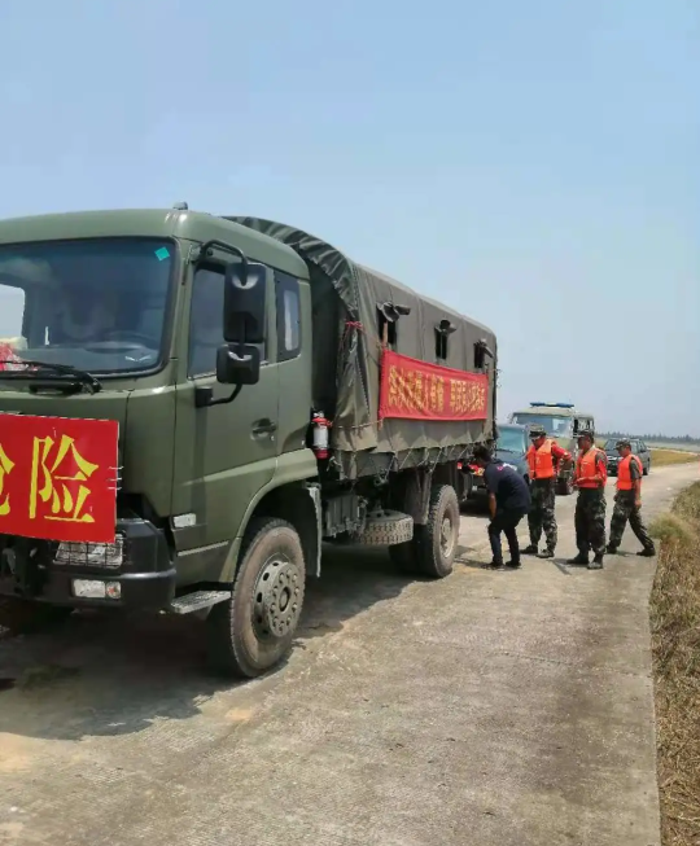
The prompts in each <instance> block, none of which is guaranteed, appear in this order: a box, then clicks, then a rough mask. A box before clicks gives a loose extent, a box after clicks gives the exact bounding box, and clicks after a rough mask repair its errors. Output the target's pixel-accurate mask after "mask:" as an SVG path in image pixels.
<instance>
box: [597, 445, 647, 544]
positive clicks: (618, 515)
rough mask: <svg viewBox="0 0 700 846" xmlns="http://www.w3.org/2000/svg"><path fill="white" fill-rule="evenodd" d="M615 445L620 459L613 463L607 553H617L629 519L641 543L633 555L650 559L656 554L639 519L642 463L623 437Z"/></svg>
mask: <svg viewBox="0 0 700 846" xmlns="http://www.w3.org/2000/svg"><path fill="white" fill-rule="evenodd" d="M615 446H616V448H617V451H618V452H619V454H620V459H621V460H620V462H619V464H618V466H617V493H616V494H615V507H614V509H613V515H612V520H611V521H610V542H609V543H608V549H607V551H608V552H609V553H610V555H614V554H615V553H616V552H617V549H618V547H619V546H620V542H621V541H622V535H623V534H624V531H625V526H626V525H627V521H628V520H629V524H630V528H631V529H632V531H633V532H634V534H635V535H636V536H637V540H638V541H639V542H640V543H641V545H642V550H641V552H638V553H637V555H642V556H645V557H648V558H650V557H651V556H653V555H656V549H655V547H654V541H653V540H652V539H651V538H650V537H649V533H648V532H647V530H646V526H645V525H644V523H643V522H642V514H641V509H642V464H641V462H640V460H639V459H638V458H637V456H636V455H633V454H632V444H631V443H630V441H628V440H627V439H626V438H622V439H620V440H619V441H618V442H617V444H616V445H615Z"/></svg>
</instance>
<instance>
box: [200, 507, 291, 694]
mask: <svg viewBox="0 0 700 846" xmlns="http://www.w3.org/2000/svg"><path fill="white" fill-rule="evenodd" d="M305 581H306V565H305V561H304V550H303V548H302V545H301V539H300V538H299V534H298V533H297V531H296V529H295V528H294V526H292V525H291V523H288V522H287V521H286V520H279V519H277V518H272V517H265V518H260V519H257V520H253V521H251V525H250V527H249V529H248V532H247V533H246V537H245V539H244V541H243V548H242V549H241V558H240V564H239V566H238V570H237V572H236V578H235V581H234V583H233V591H232V594H231V598H230V599H229V600H227V601H226V602H222V603H220V604H218V605H215V606H214V607H213V608H212V610H211V613H210V614H209V616H208V618H207V640H208V644H207V645H208V654H209V660H210V663H211V665H212V667H213V668H214V669H215V670H217V671H218V672H220V673H223V674H225V675H227V676H233V677H236V678H244V679H253V678H257V677H258V676H261V675H263V674H264V673H266V672H267V671H268V670H271V669H272V668H273V667H275V666H276V665H277V664H279V663H280V662H281V661H282V660H283V659H284V658H285V657H286V656H287V655H288V654H289V652H290V651H291V649H292V644H293V641H294V635H295V632H296V629H297V625H298V623H299V618H300V616H301V611H302V607H303V604H304V589H305Z"/></svg>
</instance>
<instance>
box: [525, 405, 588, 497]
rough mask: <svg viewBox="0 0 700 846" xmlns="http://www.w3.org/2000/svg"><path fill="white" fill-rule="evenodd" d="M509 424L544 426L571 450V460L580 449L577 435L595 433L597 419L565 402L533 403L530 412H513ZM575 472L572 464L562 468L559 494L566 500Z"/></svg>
mask: <svg viewBox="0 0 700 846" xmlns="http://www.w3.org/2000/svg"><path fill="white" fill-rule="evenodd" d="M509 420H510V422H511V423H517V424H519V425H520V426H532V425H535V424H537V425H539V426H544V429H545V431H546V432H547V434H548V435H549V437H550V438H554V439H555V440H556V442H557V443H558V444H559V446H560V447H562V448H563V449H567V450H569V452H570V453H571V455H572V456H574V455H575V454H576V450H577V449H578V446H577V443H576V435H577V433H578V432H579V430H581V429H591V430H592V431H593V432H595V418H594V416H593V415H592V414H588V413H587V412H584V411H579V410H578V409H577V408H576V407H575V406H574V405H573V404H572V403H566V402H531V403H530V406H529V408H527V409H522V410H519V411H514V412H513V413H512V414H511V415H510V418H509ZM574 468H575V463H574V462H573V461H571V462H569V463H568V464H564V463H562V464H561V465H560V466H559V473H558V476H557V493H559V494H562V495H563V496H569V495H570V494H571V493H573V490H574Z"/></svg>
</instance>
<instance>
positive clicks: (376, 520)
mask: <svg viewBox="0 0 700 846" xmlns="http://www.w3.org/2000/svg"><path fill="white" fill-rule="evenodd" d="M413 533H414V528H413V517H411V516H410V515H408V514H404V513H403V512H402V511H382V512H381V513H379V514H368V515H367V524H366V526H365V530H364V532H363V533H362V534H361V535H360V537H359V538H358V543H361V544H363V545H365V546H392V545H394V544H403V543H405V542H407V541H410V540H411V539H412V538H413Z"/></svg>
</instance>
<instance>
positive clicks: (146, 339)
mask: <svg viewBox="0 0 700 846" xmlns="http://www.w3.org/2000/svg"><path fill="white" fill-rule="evenodd" d="M174 265H175V246H174V244H173V243H172V242H170V241H167V240H151V239H145V238H94V239H85V240H74V241H44V242H29V243H22V244H12V245H6V246H0V371H3V370H20V369H22V364H21V362H22V359H28V360H34V361H41V362H46V363H47V364H54V365H69V366H71V367H76V368H80V369H81V370H87V371H90V372H92V373H100V374H109V373H114V374H117V373H119V372H125V371H137V370H147V369H150V368H153V367H155V366H156V365H158V363H159V362H160V361H161V360H162V357H163V328H164V326H165V317H166V308H167V303H168V301H169V292H170V280H171V278H172V276H173V268H174ZM0 375H1V373H0Z"/></svg>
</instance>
